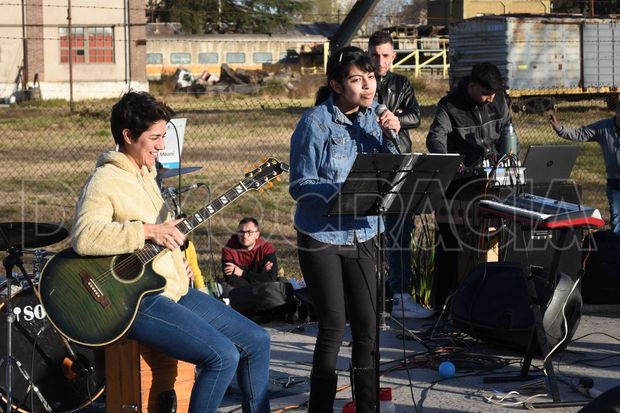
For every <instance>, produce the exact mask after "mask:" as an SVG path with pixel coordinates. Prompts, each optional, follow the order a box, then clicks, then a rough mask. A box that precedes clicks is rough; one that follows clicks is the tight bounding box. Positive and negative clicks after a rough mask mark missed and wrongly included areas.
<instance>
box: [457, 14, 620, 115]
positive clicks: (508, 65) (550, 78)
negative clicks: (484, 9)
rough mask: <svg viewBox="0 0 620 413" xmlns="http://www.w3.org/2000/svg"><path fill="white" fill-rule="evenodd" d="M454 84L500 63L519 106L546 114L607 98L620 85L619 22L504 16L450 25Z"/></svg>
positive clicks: (612, 98) (611, 101)
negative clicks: (565, 104)
mask: <svg viewBox="0 0 620 413" xmlns="http://www.w3.org/2000/svg"><path fill="white" fill-rule="evenodd" d="M449 38H450V51H449V55H450V85H451V87H454V86H455V85H456V83H458V81H459V80H460V79H461V78H463V77H464V76H467V75H468V74H469V72H470V71H471V67H472V66H473V65H474V64H476V63H480V62H491V63H494V64H496V65H497V66H498V67H499V69H500V70H501V72H502V74H503V76H504V78H505V79H506V83H507V88H508V93H509V95H510V96H511V98H512V99H513V103H514V105H515V107H516V108H520V109H523V110H526V111H528V112H535V113H540V112H543V111H545V110H549V109H552V108H553V105H554V104H555V101H556V99H569V100H578V99H585V98H588V99H591V98H600V99H606V101H607V103H608V105H609V106H610V107H613V106H615V102H616V101H617V99H618V95H617V93H618V86H619V85H620V54H619V53H617V52H616V51H620V49H619V48H620V28H618V26H617V20H616V19H615V18H611V17H609V18H584V17H582V16H567V15H504V16H481V17H474V18H471V19H466V20H463V21H461V22H458V23H454V24H452V25H451V26H450V37H449Z"/></svg>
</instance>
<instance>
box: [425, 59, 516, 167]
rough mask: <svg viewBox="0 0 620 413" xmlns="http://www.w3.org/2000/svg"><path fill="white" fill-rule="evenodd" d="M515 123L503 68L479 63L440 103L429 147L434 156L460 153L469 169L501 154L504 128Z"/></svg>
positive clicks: (427, 139) (427, 144) (430, 132)
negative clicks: (499, 151)
mask: <svg viewBox="0 0 620 413" xmlns="http://www.w3.org/2000/svg"><path fill="white" fill-rule="evenodd" d="M511 121H512V117H511V115H510V109H509V107H508V104H507V100H506V96H505V93H504V81H503V79H502V75H501V73H500V71H499V69H498V68H497V66H495V65H494V64H492V63H478V64H476V65H474V67H473V68H472V70H471V74H470V75H469V76H467V77H465V78H463V79H461V81H460V82H459V84H458V86H457V87H456V89H454V90H453V91H452V92H450V93H449V94H448V95H447V96H445V97H443V98H442V99H441V100H440V101H439V103H438V104H437V112H436V113H435V119H434V120H433V124H432V125H431V127H430V130H429V132H428V136H427V137H426V147H427V148H428V151H429V152H431V153H459V154H461V155H464V156H465V158H464V159H463V164H464V165H465V166H466V167H469V166H475V165H477V164H479V163H480V162H481V161H482V160H483V159H484V158H485V157H486V156H489V155H491V154H492V153H497V152H498V145H499V140H500V136H501V132H502V129H503V127H504V126H506V125H507V124H508V123H510V122H511Z"/></svg>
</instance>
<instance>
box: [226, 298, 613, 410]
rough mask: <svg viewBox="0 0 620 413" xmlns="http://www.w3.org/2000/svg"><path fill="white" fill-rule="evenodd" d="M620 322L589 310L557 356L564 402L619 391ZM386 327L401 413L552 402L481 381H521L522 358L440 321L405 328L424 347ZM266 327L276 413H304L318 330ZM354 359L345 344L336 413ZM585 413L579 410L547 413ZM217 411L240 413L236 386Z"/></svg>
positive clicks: (528, 390) (537, 391)
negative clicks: (585, 381) (587, 389)
mask: <svg viewBox="0 0 620 413" xmlns="http://www.w3.org/2000/svg"><path fill="white" fill-rule="evenodd" d="M619 318H620V306H596V307H585V308H584V313H583V314H582V319H581V322H580V324H579V327H578V329H577V331H576V333H575V335H574V337H573V340H572V341H571V343H570V344H569V345H568V347H567V349H566V350H564V351H562V352H560V353H559V354H556V355H554V356H553V365H554V371H555V372H556V374H557V375H558V377H559V379H560V380H559V381H558V385H559V390H560V398H561V400H562V401H575V400H588V397H587V396H586V395H584V394H582V393H580V392H579V391H578V390H577V389H578V388H579V386H578V384H579V379H580V378H590V379H592V380H593V384H594V389H595V392H596V391H598V392H604V391H605V390H608V389H610V388H612V387H615V386H618V385H620V323H619ZM388 326H389V327H390V329H389V330H385V331H382V332H381V336H380V343H381V370H382V372H383V374H382V377H381V386H386V387H392V391H393V396H394V403H395V404H396V411H397V412H400V413H405V412H425V413H433V412H446V413H447V412H503V411H514V410H515V409H517V410H523V409H524V403H535V402H545V401H551V400H552V399H551V398H550V397H549V396H547V390H546V388H545V385H544V381H543V380H529V381H525V382H509V383H494V384H487V383H484V382H483V378H484V377H485V376H498V375H506V374H508V375H518V373H519V371H520V365H521V361H522V356H521V355H520V353H519V352H515V351H511V350H506V349H501V348H498V347H497V346H495V345H491V344H489V343H485V342H481V341H478V340H475V339H472V338H471V337H468V336H465V335H463V334H460V333H458V332H457V331H455V330H454V328H453V327H452V325H451V324H450V323H449V322H445V321H444V320H442V319H439V318H434V319H430V320H406V326H407V328H408V329H409V330H410V331H411V332H413V333H414V334H415V335H416V337H417V338H418V339H419V340H417V339H415V338H412V337H406V338H403V335H402V330H399V327H398V326H397V325H396V324H395V323H393V321H388ZM265 328H267V329H268V330H269V332H270V334H271V337H272V361H271V381H272V383H271V407H272V412H284V411H286V412H304V411H305V410H306V409H305V407H304V403H305V402H306V401H307V400H308V390H309V376H310V369H311V365H310V364H311V360H312V351H313V348H314V340H315V337H316V333H317V325H316V323H307V324H302V325H294V324H283V323H271V324H268V325H265ZM406 336H408V334H406ZM347 339H348V338H347ZM349 356H350V347H349V346H348V341H347V342H345V344H344V345H343V347H342V349H341V353H340V358H339V360H338V368H339V381H338V385H339V386H341V387H342V388H343V389H342V390H341V391H339V392H338V394H337V396H336V397H337V400H336V403H335V409H334V411H335V412H339V411H340V410H341V408H342V406H344V404H345V403H346V402H348V401H350V400H351V391H350V388H349V387H348V385H349V377H348V367H349ZM405 360H407V363H405ZM444 360H450V361H452V362H453V363H454V364H455V365H456V375H455V376H454V377H453V378H449V379H442V378H440V377H439V375H438V372H437V366H438V365H439V364H440V363H441V362H442V361H444ZM532 364H533V370H540V368H541V367H542V360H541V359H540V358H534V360H533V363H532ZM406 366H407V367H406ZM295 406H299V407H297V408H296V407H295ZM580 409H581V407H577V406H573V407H562V408H553V409H551V408H543V409H541V410H542V411H548V412H578V411H579V410H580ZM537 410H538V409H537ZM219 411H221V412H241V408H240V405H239V398H238V392H237V391H236V389H235V388H234V387H233V388H232V389H231V391H230V394H229V395H228V396H227V397H226V399H225V401H224V404H223V405H222V407H221V408H220V410H219Z"/></svg>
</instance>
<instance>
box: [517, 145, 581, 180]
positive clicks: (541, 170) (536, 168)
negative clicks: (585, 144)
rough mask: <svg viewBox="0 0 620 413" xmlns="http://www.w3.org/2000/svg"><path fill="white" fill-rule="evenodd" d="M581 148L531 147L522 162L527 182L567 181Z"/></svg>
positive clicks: (574, 146) (568, 146)
mask: <svg viewBox="0 0 620 413" xmlns="http://www.w3.org/2000/svg"><path fill="white" fill-rule="evenodd" d="M580 149H581V148H580V147H579V146H577V145H532V146H530V147H529V148H528V150H527V153H526V154H525V159H524V160H523V166H524V167H525V168H526V170H525V176H526V177H527V180H528V181H529V182H533V183H547V182H552V181H558V180H567V179H568V178H569V177H570V173H571V171H572V170H573V166H574V165H575V161H576V160H577V155H579V150H580Z"/></svg>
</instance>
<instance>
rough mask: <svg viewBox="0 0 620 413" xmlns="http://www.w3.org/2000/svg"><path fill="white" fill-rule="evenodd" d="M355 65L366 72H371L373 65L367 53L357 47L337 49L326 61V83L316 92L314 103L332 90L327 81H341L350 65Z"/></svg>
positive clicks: (319, 101) (346, 74)
mask: <svg viewBox="0 0 620 413" xmlns="http://www.w3.org/2000/svg"><path fill="white" fill-rule="evenodd" d="M353 66H355V67H357V68H359V69H360V70H361V71H363V72H366V73H373V72H374V71H375V67H374V66H373V64H372V60H371V59H370V56H369V55H368V53H366V52H364V51H363V50H362V49H360V48H359V47H355V46H347V47H343V48H342V49H340V50H338V51H337V52H335V53H334V54H332V55H331V56H330V57H329V60H328V61H327V85H325V86H322V87H321V88H320V89H319V91H318V92H317V93H316V101H315V103H314V104H315V105H318V104H319V103H322V102H324V101H326V100H327V98H328V97H329V94H330V93H331V92H332V90H331V87H330V86H329V82H330V81H332V80H335V81H337V82H338V83H342V82H343V81H344V80H345V79H346V77H347V76H348V75H349V72H350V71H351V67H353Z"/></svg>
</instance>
